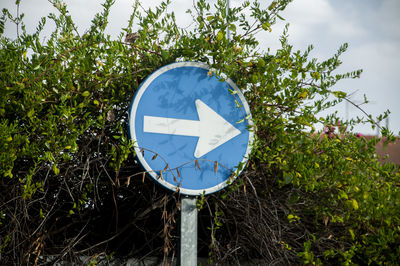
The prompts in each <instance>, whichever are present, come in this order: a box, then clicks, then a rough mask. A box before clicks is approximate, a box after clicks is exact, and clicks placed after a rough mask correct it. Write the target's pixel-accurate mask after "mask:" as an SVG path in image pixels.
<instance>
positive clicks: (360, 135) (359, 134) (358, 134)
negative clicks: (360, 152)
mask: <svg viewBox="0 0 400 266" xmlns="http://www.w3.org/2000/svg"><path fill="white" fill-rule="evenodd" d="M362 136H364V135H363V134H361V133H357V135H356V137H357V138H361V137H362Z"/></svg>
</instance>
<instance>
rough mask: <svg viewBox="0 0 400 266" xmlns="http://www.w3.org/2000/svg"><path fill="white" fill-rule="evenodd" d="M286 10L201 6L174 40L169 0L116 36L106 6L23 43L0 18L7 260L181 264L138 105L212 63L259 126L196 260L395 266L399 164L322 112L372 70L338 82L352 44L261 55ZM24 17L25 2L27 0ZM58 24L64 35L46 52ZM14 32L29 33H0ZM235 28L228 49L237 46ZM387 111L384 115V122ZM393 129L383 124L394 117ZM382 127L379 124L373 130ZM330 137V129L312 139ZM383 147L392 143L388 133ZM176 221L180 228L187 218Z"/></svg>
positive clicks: (206, 217) (212, 206)
mask: <svg viewBox="0 0 400 266" xmlns="http://www.w3.org/2000/svg"><path fill="white" fill-rule="evenodd" d="M289 2H290V1H288V0H274V1H272V2H271V3H270V5H269V6H268V8H267V9H265V10H264V9H261V8H260V5H259V4H258V3H257V2H251V3H250V2H249V1H244V2H243V4H242V6H240V7H238V8H233V9H230V10H229V13H228V14H226V3H225V1H222V0H219V1H217V2H216V3H215V5H214V6H210V4H208V3H207V2H206V1H205V0H199V1H197V2H196V3H195V6H193V9H192V10H191V11H190V13H191V15H192V17H193V25H192V27H189V28H187V29H182V28H179V27H178V26H177V24H176V22H175V15H174V14H173V13H168V12H167V4H168V3H162V4H161V5H160V6H158V7H156V8H154V9H151V10H144V9H143V8H142V6H141V4H140V3H139V2H136V3H135V5H134V6H133V11H132V16H131V17H130V20H129V21H128V25H127V27H126V28H123V29H122V30H121V34H120V35H119V37H118V38H117V39H116V40H114V39H112V38H111V37H110V36H108V35H107V34H105V29H106V26H107V20H108V14H109V11H110V7H111V6H112V4H113V1H112V0H106V1H105V3H104V4H103V6H104V9H103V11H102V12H101V13H99V14H97V15H96V16H95V17H94V18H93V20H92V26H91V27H90V28H89V29H88V30H87V31H86V32H85V33H84V34H83V35H82V34H80V33H79V32H78V31H77V30H76V28H77V27H76V25H75V24H74V22H73V21H72V19H71V16H70V14H69V13H68V10H67V7H66V5H65V4H64V3H63V2H61V1H59V0H53V1H51V3H52V4H53V5H54V6H55V7H56V8H57V10H58V13H57V14H50V15H49V16H48V17H46V18H42V20H41V21H40V23H39V25H38V26H37V29H36V31H35V32H34V33H33V34H29V33H27V32H26V31H25V28H24V24H23V19H22V15H21V16H20V15H19V14H18V15H17V16H16V17H15V16H13V15H12V14H11V13H10V12H9V11H8V10H5V9H4V10H3V12H2V16H1V19H0V34H1V35H0V37H1V39H0V95H1V97H0V190H1V194H0V261H1V262H2V264H8V265H11V264H18V265H23V264H45V263H55V262H60V261H71V262H73V261H76V262H78V261H79V260H80V258H81V257H82V256H89V257H90V258H91V263H92V264H95V263H96V262H99V261H100V260H102V259H103V260H108V259H110V258H111V257H112V256H115V257H118V258H123V257H125V256H133V257H136V258H146V257H149V256H151V257H158V258H159V259H160V260H164V262H167V261H166V258H167V257H172V256H176V252H177V247H178V245H177V241H178V240H179V233H178V231H177V229H176V228H177V227H178V223H179V220H178V218H179V206H180V195H179V193H169V192H166V191H164V190H163V189H161V188H159V187H157V186H156V185H154V184H153V182H152V181H150V180H149V179H147V178H146V176H145V173H143V170H142V169H141V168H140V167H139V165H138V163H137V162H136V160H135V154H134V151H133V149H132V146H133V145H134V143H132V142H131V141H130V140H129V138H128V135H127V119H128V118H127V116H128V109H129V105H130V102H131V100H132V97H133V95H134V93H135V91H136V90H137V88H138V86H139V85H140V84H141V82H142V81H143V80H144V79H145V78H146V77H147V76H148V75H149V74H151V73H152V72H153V71H155V70H156V69H158V68H159V67H161V66H163V65H166V64H169V63H172V62H176V61H182V60H186V61H201V62H205V63H207V64H209V65H211V66H212V67H213V68H214V69H216V70H215V71H216V74H218V73H220V72H224V73H225V74H227V76H229V77H231V78H232V79H233V80H234V81H235V83H236V84H237V85H238V86H239V87H240V88H241V89H242V90H243V92H244V94H245V96H246V98H247V100H248V102H249V105H250V107H251V112H252V115H253V121H254V124H255V126H254V128H252V129H251V130H254V132H255V136H256V137H255V142H254V146H253V150H252V153H251V155H250V158H249V162H248V165H247V166H246V169H245V170H244V171H243V172H242V174H241V175H240V176H239V177H238V178H237V180H236V181H235V182H234V183H233V184H232V185H231V186H230V187H229V188H227V189H225V190H223V191H220V192H218V193H216V194H213V195H209V196H205V197H200V198H199V200H198V203H199V211H200V216H199V217H200V218H199V230H200V231H199V254H200V256H203V257H208V258H209V262H210V263H211V262H214V263H218V264H225V263H227V262H240V261H244V260H246V261H252V260H254V261H258V262H260V261H262V262H264V263H266V264H298V263H305V264H321V263H323V264H329V263H332V264H337V263H343V264H349V263H359V264H375V263H377V264H381V263H382V264H383V263H388V264H395V263H396V262H397V259H398V258H399V257H400V220H399V219H400V208H399V206H400V188H399V186H400V176H399V172H398V166H396V165H393V164H390V163H385V164H380V163H379V162H378V158H377V156H376V154H375V151H374V147H375V144H376V143H377V142H378V141H379V139H371V140H366V139H365V138H363V137H360V136H357V135H355V134H354V133H352V128H353V126H354V125H355V124H357V123H371V125H372V126H375V125H374V123H375V121H374V118H372V117H371V116H366V118H365V119H357V120H351V121H342V120H341V119H340V118H338V117H337V116H336V114H335V113H333V114H331V115H328V116H326V117H320V116H321V115H320V112H321V111H324V110H327V109H329V108H331V107H333V106H335V105H337V104H338V103H340V102H342V101H349V99H348V98H347V95H346V93H345V92H343V91H335V90H333V89H332V88H333V86H334V85H335V84H336V83H337V82H339V81H340V80H342V79H346V78H357V77H359V75H360V74H361V70H357V71H354V72H350V73H344V74H337V73H338V72H337V68H338V67H339V66H340V64H341V61H340V55H341V54H342V53H343V52H345V51H346V48H347V44H344V45H343V46H341V47H340V48H339V49H338V51H337V53H336V54H334V55H333V56H332V57H331V58H329V59H328V60H325V61H319V60H317V59H314V58H311V57H310V53H311V52H312V49H313V47H312V46H310V47H309V48H308V49H307V50H306V51H294V50H293V48H292V46H291V45H290V43H289V41H288V34H287V32H288V27H286V29H285V31H284V32H283V34H282V36H281V39H280V43H281V47H280V48H279V49H278V50H276V51H274V52H271V51H270V50H269V49H268V47H259V42H258V40H257V38H256V34H257V33H258V32H260V31H266V32H268V31H271V30H272V27H273V25H274V23H275V22H276V20H279V19H282V18H281V17H280V15H279V13H280V11H282V10H284V9H285V7H286V6H287V5H288V4H289ZM17 5H19V1H17ZM47 20H52V21H53V22H54V23H55V25H56V28H55V31H54V32H53V33H52V34H51V35H50V36H48V38H47V39H46V40H45V41H43V38H41V36H42V35H41V31H42V29H43V27H44V25H45V23H46V21H47ZM6 22H7V23H8V22H12V23H16V24H17V25H18V28H19V29H20V31H19V32H18V37H17V38H16V39H15V40H11V39H9V38H7V37H5V36H4V27H5V25H8V24H6ZM228 31H229V36H230V38H227V32H228ZM385 115H387V113H386V114H385ZM383 117H384V116H383ZM377 119H378V120H379V119H382V117H378V118H377ZM321 125H322V128H324V129H323V130H322V131H318V130H316V129H315V128H314V127H317V128H321ZM383 135H384V136H385V137H386V141H387V142H390V141H393V140H394V137H393V135H392V134H391V133H390V132H388V131H387V130H385V129H383ZM177 221H178V222H177Z"/></svg>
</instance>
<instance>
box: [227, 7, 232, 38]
mask: <svg viewBox="0 0 400 266" xmlns="http://www.w3.org/2000/svg"><path fill="white" fill-rule="evenodd" d="M229 8H230V3H229V0H226V21H227V22H229V21H228V14H229ZM226 39H227V40H230V39H231V33H230V31H229V27H228V28H226Z"/></svg>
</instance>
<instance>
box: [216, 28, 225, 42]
mask: <svg viewBox="0 0 400 266" xmlns="http://www.w3.org/2000/svg"><path fill="white" fill-rule="evenodd" d="M223 38H224V32H223V31H222V30H220V31H219V32H218V34H217V40H218V41H221V40H222V39H223Z"/></svg>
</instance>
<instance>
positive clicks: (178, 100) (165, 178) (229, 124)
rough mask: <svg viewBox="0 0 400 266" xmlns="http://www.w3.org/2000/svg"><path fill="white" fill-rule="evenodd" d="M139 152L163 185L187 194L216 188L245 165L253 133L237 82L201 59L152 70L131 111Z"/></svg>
mask: <svg viewBox="0 0 400 266" xmlns="http://www.w3.org/2000/svg"><path fill="white" fill-rule="evenodd" d="M129 115H130V116H129V132H130V136H131V138H132V140H133V141H134V145H135V146H134V147H135V151H136V154H137V157H138V159H139V161H140V163H141V164H142V165H143V167H144V168H145V169H146V171H147V172H148V173H149V174H150V175H151V176H152V178H153V179H155V180H156V181H157V182H159V183H160V184H161V185H163V186H164V187H166V188H168V189H170V190H174V191H177V190H178V189H179V190H180V193H182V194H186V195H200V194H202V193H205V194H209V193H213V192H216V191H218V190H220V189H222V188H224V187H225V186H227V185H228V183H229V182H230V181H232V180H231V177H232V173H233V172H235V171H237V166H238V165H239V164H240V165H242V166H243V165H244V164H245V163H246V161H247V156H248V154H249V152H250V149H251V142H252V138H253V134H252V132H251V131H249V130H248V128H249V126H250V125H251V120H250V109H249V106H248V104H247V102H246V100H245V98H244V96H243V94H242V93H241V91H240V90H239V88H238V87H237V86H236V85H235V83H233V81H231V80H230V79H228V78H226V80H225V81H223V80H221V78H220V77H217V76H216V75H215V74H212V72H211V71H210V67H209V66H208V65H206V64H203V63H199V62H178V63H173V64H170V65H167V66H164V67H162V68H160V69H158V70H156V71H155V72H154V73H152V74H151V75H150V76H149V77H148V78H147V79H146V80H145V81H144V82H143V83H142V84H141V86H140V87H139V89H138V91H137V93H136V95H135V97H134V99H133V102H132V106H131V109H130V112H129Z"/></svg>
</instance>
